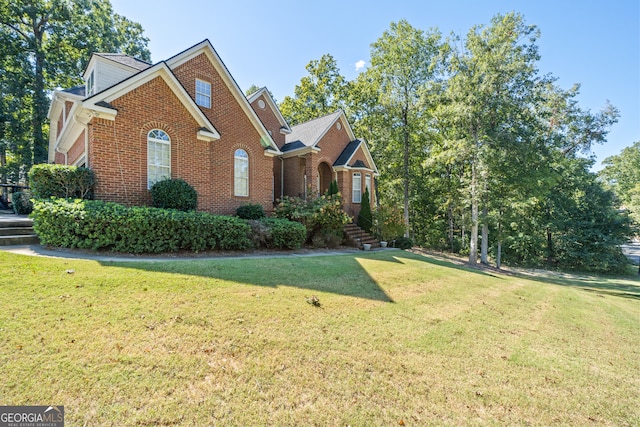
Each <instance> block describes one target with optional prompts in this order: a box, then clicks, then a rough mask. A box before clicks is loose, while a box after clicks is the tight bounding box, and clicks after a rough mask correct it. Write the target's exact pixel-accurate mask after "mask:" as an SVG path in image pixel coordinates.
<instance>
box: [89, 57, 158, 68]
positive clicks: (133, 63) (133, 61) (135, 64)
mask: <svg viewBox="0 0 640 427" xmlns="http://www.w3.org/2000/svg"><path fill="white" fill-rule="evenodd" d="M96 55H98V56H100V57H102V58H105V59H110V60H112V61H115V62H119V63H120V64H123V65H126V66H128V67H131V68H135V69H136V70H138V71H142V70H146V69H147V68H149V67H151V64H149V63H148V62H145V61H143V60H141V59H138V58H134V57H133V56H129V55H124V54H121V53H96Z"/></svg>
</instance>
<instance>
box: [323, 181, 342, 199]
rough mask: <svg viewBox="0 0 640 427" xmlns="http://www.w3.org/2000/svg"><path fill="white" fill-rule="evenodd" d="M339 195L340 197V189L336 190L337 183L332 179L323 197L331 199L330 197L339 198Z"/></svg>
mask: <svg viewBox="0 0 640 427" xmlns="http://www.w3.org/2000/svg"><path fill="white" fill-rule="evenodd" d="M339 195H340V189H339V188H338V181H336V180H335V179H334V180H333V181H331V184H329V188H328V189H327V192H326V193H325V196H328V197H331V196H339Z"/></svg>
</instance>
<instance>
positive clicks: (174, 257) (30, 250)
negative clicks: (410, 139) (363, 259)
mask: <svg viewBox="0 0 640 427" xmlns="http://www.w3.org/2000/svg"><path fill="white" fill-rule="evenodd" d="M387 250H399V249H395V248H379V249H375V250H372V251H368V252H366V253H370V252H379V251H387ZM0 251H4V252H11V253H14V254H19V255H29V256H41V257H49V258H68V259H85V260H93V261H99V262H167V261H202V260H216V259H219V260H222V259H246V258H296V257H313V256H332V255H348V254H351V255H353V254H358V253H361V254H364V253H365V252H364V251H362V250H359V249H350V248H341V249H298V250H292V251H277V250H255V251H249V252H240V251H238V252H223V251H221V252H216V251H209V252H204V253H200V254H194V253H192V252H181V253H178V254H175V253H167V254H157V255H127V254H113V255H111V254H109V253H104V252H91V251H84V250H73V249H49V248H45V247H44V246H42V245H20V246H0Z"/></svg>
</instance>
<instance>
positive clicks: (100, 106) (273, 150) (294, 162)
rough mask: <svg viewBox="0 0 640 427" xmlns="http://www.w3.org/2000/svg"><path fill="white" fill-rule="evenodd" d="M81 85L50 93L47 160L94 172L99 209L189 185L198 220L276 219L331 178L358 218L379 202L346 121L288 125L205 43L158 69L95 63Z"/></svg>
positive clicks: (370, 166)
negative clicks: (169, 183)
mask: <svg viewBox="0 0 640 427" xmlns="http://www.w3.org/2000/svg"><path fill="white" fill-rule="evenodd" d="M84 79H85V84H84V85H82V86H77V87H74V88H70V89H66V90H57V91H55V92H54V94H53V98H52V102H51V106H50V108H49V113H48V117H49V120H50V123H51V129H50V139H49V162H50V163H57V164H67V165H76V166H86V167H90V168H91V169H93V170H94V172H95V174H96V178H97V186H96V189H95V198H96V199H99V200H105V201H114V202H118V203H122V204H125V205H128V206H131V205H148V204H150V202H151V196H150V192H149V188H150V187H151V186H152V185H153V184H154V183H155V182H157V181H159V180H161V179H166V178H182V179H184V180H185V181H187V182H188V183H189V184H191V185H192V186H193V187H194V188H195V190H196V191H197V193H198V210H201V211H208V212H212V213H218V214H233V213H234V212H235V210H236V208H237V207H238V206H241V205H243V204H247V203H258V204H261V205H262V206H263V207H264V208H265V210H266V211H271V210H272V209H273V203H274V201H275V200H276V199H278V198H279V197H281V196H283V195H291V196H305V195H309V194H311V193H322V192H324V191H325V190H326V189H327V188H328V186H329V183H330V182H331V181H332V180H334V179H335V180H337V181H338V184H339V188H340V190H341V192H342V194H343V195H344V200H345V208H346V210H347V212H349V213H350V214H352V215H353V214H357V212H358V211H359V206H360V200H361V197H362V193H363V192H364V188H365V186H368V187H369V189H370V193H371V194H375V192H374V191H373V185H374V179H373V178H374V176H375V175H377V169H376V167H375V164H374V163H373V159H372V158H371V155H370V153H369V150H368V149H367V146H366V144H365V143H364V142H362V141H359V140H357V139H356V138H355V136H354V135H353V131H352V129H351V126H350V125H349V123H348V121H347V119H346V117H345V115H344V113H343V112H341V111H338V112H336V113H334V114H331V115H328V116H325V117H320V118H318V119H316V120H312V121H310V122H307V123H303V124H301V125H298V126H293V127H290V126H289V125H288V124H287V122H286V121H285V120H284V118H283V117H282V114H281V113H280V111H279V110H278V107H277V105H276V103H275V102H274V100H273V99H272V97H271V96H270V94H269V92H268V90H266V88H265V89H261V90H260V91H258V92H256V93H254V94H252V95H251V96H250V97H249V98H247V97H246V96H245V95H244V94H243V93H242V91H241V90H240V88H239V87H238V85H237V83H236V82H235V80H234V79H233V77H232V76H231V74H230V73H229V71H228V70H227V68H226V66H225V65H224V63H223V62H222V61H221V59H220V57H219V56H218V54H217V53H216V51H215V49H214V48H213V46H212V45H211V43H210V42H209V41H208V40H205V41H203V42H201V43H199V44H197V45H195V46H193V47H191V48H189V49H187V50H185V51H183V52H181V53H179V54H177V55H175V56H173V57H171V58H169V59H167V60H165V61H161V62H158V63H156V64H153V65H152V64H148V63H146V62H143V61H140V60H138V59H136V58H132V57H129V56H127V55H120V54H103V53H94V54H93V55H92V57H91V60H90V61H89V64H88V65H87V68H86V70H85V73H84ZM372 203H373V197H372Z"/></svg>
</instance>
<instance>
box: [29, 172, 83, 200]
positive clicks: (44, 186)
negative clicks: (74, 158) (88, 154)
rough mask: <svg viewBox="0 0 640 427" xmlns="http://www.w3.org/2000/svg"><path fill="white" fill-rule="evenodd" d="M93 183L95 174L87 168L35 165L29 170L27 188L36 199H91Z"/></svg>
mask: <svg viewBox="0 0 640 427" xmlns="http://www.w3.org/2000/svg"><path fill="white" fill-rule="evenodd" d="M95 182H96V179H95V174H94V173H93V170H91V169H89V168H80V167H76V166H66V165H51V164H37V165H33V166H32V167H31V169H30V170H29V186H30V187H31V193H32V195H33V197H35V198H37V199H48V198H49V197H61V198H78V199H92V198H93V190H94V186H95Z"/></svg>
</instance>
